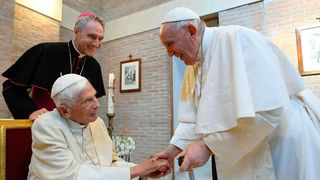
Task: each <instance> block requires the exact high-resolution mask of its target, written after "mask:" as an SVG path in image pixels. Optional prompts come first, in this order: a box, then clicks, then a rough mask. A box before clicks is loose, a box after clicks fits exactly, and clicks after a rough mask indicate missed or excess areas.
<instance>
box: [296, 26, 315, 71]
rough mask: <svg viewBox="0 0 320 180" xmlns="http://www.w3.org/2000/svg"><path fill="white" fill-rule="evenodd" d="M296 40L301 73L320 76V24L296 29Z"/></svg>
mask: <svg viewBox="0 0 320 180" xmlns="http://www.w3.org/2000/svg"><path fill="white" fill-rule="evenodd" d="M296 40H297V52H298V69H299V73H300V74H301V75H302V76H309V75H317V74H320V24H318V25H312V26H308V27H301V28H296Z"/></svg>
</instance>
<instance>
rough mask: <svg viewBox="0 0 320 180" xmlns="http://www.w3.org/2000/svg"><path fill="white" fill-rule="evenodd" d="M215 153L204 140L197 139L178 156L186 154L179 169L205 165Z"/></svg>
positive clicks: (190, 168)
mask: <svg viewBox="0 0 320 180" xmlns="http://www.w3.org/2000/svg"><path fill="white" fill-rule="evenodd" d="M212 154H213V153H212V152H211V151H210V149H209V148H208V146H207V145H206V143H205V142H204V141H203V140H201V139H200V140H196V141H194V142H192V143H191V144H189V146H187V148H186V149H185V150H183V151H182V152H181V153H180V154H179V155H178V156H177V157H178V158H179V157H180V156H184V160H183V163H182V164H181V166H180V168H179V171H180V172H184V171H190V170H192V169H193V168H197V167H200V166H203V165H204V164H205V163H206V162H207V161H208V160H209V158H210V156H211V155H212Z"/></svg>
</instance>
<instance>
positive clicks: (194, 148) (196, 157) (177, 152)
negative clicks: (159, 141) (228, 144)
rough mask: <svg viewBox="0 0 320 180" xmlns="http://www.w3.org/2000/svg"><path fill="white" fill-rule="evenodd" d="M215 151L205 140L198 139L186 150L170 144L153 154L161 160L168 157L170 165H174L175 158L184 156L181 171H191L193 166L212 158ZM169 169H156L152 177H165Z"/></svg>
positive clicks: (202, 163) (201, 164) (154, 157)
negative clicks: (212, 150) (211, 149)
mask: <svg viewBox="0 0 320 180" xmlns="http://www.w3.org/2000/svg"><path fill="white" fill-rule="evenodd" d="M211 155H213V153H212V152H211V151H210V149H209V148H208V146H207V145H206V144H205V142H204V141H203V140H201V139H200V140H196V141H193V142H192V143H191V144H189V145H188V146H187V147H186V148H185V149H184V150H181V149H180V148H178V147H176V146H174V145H171V144H170V145H169V146H168V147H167V148H166V149H164V150H163V151H161V152H158V153H156V154H154V155H152V156H151V159H152V160H161V159H166V160H167V161H168V162H169V164H170V166H171V167H172V165H173V160H174V158H179V157H181V156H184V160H183V163H182V164H181V166H180V168H179V171H180V172H184V171H190V170H192V169H193V168H197V167H200V166H203V165H204V164H205V163H206V162H207V161H208V160H209V158H210V156H211ZM169 172H170V171H169V169H168V170H167V171H160V172H159V171H155V172H154V173H153V174H152V176H150V177H155V178H159V177H163V176H165V175H167V174H168V173H169Z"/></svg>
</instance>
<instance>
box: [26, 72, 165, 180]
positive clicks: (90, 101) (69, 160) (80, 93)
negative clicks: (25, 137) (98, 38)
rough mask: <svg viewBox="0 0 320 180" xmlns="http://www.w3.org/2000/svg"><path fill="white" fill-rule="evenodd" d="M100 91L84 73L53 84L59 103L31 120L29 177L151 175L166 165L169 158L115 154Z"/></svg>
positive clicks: (115, 178) (122, 177)
mask: <svg viewBox="0 0 320 180" xmlns="http://www.w3.org/2000/svg"><path fill="white" fill-rule="evenodd" d="M95 94H96V91H95V89H94V88H93V87H92V85H91V84H90V83H89V82H88V80H87V79H86V78H85V77H82V76H80V75H77V74H67V75H64V76H61V77H59V78H58V79H57V80H56V81H55V83H54V84H53V86H52V91H51V97H52V99H53V100H54V102H55V104H56V106H57V108H56V109H54V110H53V111H51V112H48V113H45V114H43V115H41V116H40V117H39V118H37V119H36V120H35V122H34V124H33V126H32V140H33V144H32V152H33V155H32V159H31V163H30V166H29V175H28V179H70V180H71V179H87V180H88V179H90V180H93V179H112V180H125V179H132V178H138V177H147V176H150V175H151V174H152V172H154V171H157V172H159V171H163V172H165V171H167V170H168V167H169V164H168V162H167V161H166V160H159V161H154V160H150V159H149V160H147V161H145V162H143V163H141V164H139V165H135V164H133V163H128V162H125V161H124V160H122V159H120V158H119V157H117V156H116V155H115V152H114V151H113V147H112V140H111V138H110V137H109V135H108V131H107V129H106V127H105V124H104V122H103V121H102V119H101V118H99V117H98V110H99V107H100V104H99V102H98V100H97V98H96V96H95Z"/></svg>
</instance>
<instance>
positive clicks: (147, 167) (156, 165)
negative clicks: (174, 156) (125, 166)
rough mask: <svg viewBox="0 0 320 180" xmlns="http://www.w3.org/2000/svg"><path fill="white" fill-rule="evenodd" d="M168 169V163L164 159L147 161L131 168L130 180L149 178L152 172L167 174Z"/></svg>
mask: <svg viewBox="0 0 320 180" xmlns="http://www.w3.org/2000/svg"><path fill="white" fill-rule="evenodd" d="M168 169H170V166H169V163H168V161H167V160H165V159H158V160H153V159H148V160H146V161H144V162H143V163H141V164H138V165H136V166H133V167H131V173H132V174H131V178H134V177H137V176H140V177H142V178H145V177H151V176H152V175H153V173H154V172H156V171H158V172H160V174H161V173H162V172H167V171H168Z"/></svg>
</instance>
